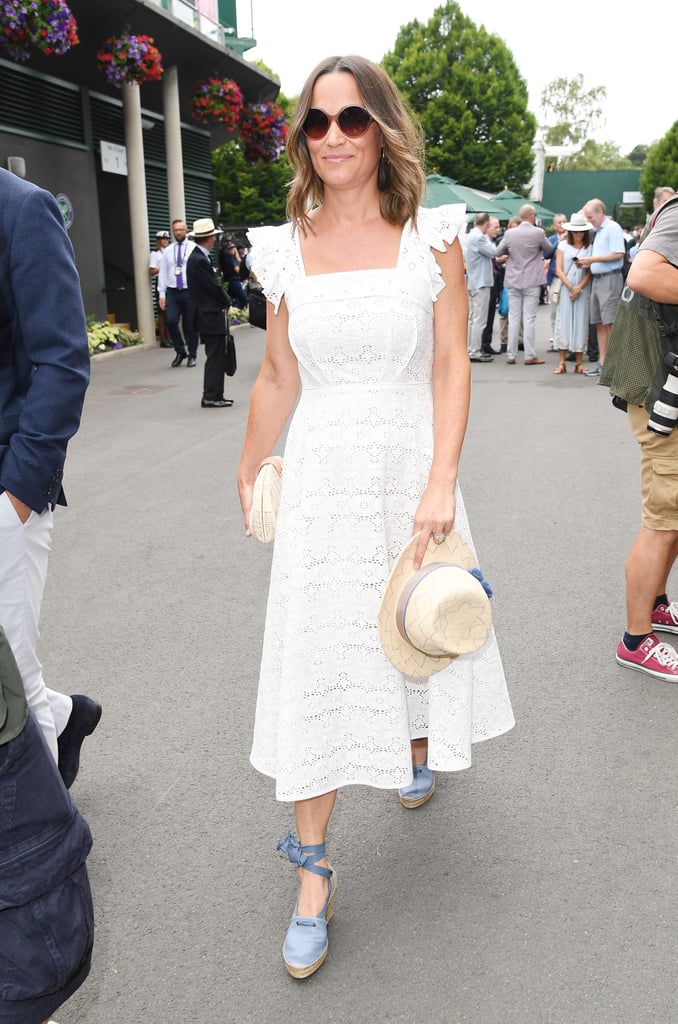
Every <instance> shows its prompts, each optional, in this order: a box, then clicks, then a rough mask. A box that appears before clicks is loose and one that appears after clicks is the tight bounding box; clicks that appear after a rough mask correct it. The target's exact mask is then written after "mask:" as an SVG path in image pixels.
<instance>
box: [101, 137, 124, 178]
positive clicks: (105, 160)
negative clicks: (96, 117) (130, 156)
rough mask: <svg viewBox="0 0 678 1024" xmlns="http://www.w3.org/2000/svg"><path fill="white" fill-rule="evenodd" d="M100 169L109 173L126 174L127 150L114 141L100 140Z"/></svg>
mask: <svg viewBox="0 0 678 1024" xmlns="http://www.w3.org/2000/svg"><path fill="white" fill-rule="evenodd" d="M101 170H102V171H108V173H109V174H124V175H126V174H127V150H126V149H125V147H124V146H117V145H116V144H115V143H114V142H104V140H103V139H102V140H101Z"/></svg>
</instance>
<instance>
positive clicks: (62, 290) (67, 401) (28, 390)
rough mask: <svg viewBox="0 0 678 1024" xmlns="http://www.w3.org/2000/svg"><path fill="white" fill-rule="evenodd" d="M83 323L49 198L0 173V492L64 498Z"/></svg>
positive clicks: (68, 251)
mask: <svg viewBox="0 0 678 1024" xmlns="http://www.w3.org/2000/svg"><path fill="white" fill-rule="evenodd" d="M89 370H90V357H89V348H88V344H87V324H86V320H85V311H84V308H83V303H82V295H81V292H80V280H79V277H78V272H77V270H76V267H75V260H74V257H73V249H72V247H71V243H70V239H69V238H68V235H67V234H66V231H65V229H64V226H63V219H62V217H61V213H60V210H59V207H58V205H57V203H56V200H55V199H54V198H53V196H51V195H50V194H49V192H46V191H44V190H43V189H39V188H36V186H34V185H31V184H30V183H27V182H24V181H22V180H21V179H19V178H16V177H15V175H13V174H11V173H9V172H7V171H4V170H3V171H0V489H1V490H7V491H10V492H11V493H12V494H15V495H16V496H17V497H18V498H19V499H20V500H21V501H23V502H24V503H25V504H26V505H29V506H30V507H31V508H32V509H34V510H35V511H36V512H41V511H43V509H45V508H46V507H47V505H48V504H54V503H60V504H65V503H66V502H65V499H64V496H63V490H62V487H61V480H62V476H63V467H64V461H65V458H66V447H67V444H68V441H69V440H70V438H71V437H72V436H73V434H75V432H76V431H77V429H78V426H79V424H80V416H81V413H82V406H83V402H84V397H85V391H86V389H87V384H88V382H89Z"/></svg>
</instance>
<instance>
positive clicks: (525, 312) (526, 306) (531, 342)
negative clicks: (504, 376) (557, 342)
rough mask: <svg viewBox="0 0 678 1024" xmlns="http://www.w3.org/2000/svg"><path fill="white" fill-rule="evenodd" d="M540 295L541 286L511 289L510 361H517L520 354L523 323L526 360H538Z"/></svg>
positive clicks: (509, 316) (509, 318)
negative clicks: (537, 342) (519, 347)
mask: <svg viewBox="0 0 678 1024" xmlns="http://www.w3.org/2000/svg"><path fill="white" fill-rule="evenodd" d="M540 294H541V286H540V285H538V284H537V285H535V286H534V287H533V288H509V315H508V322H509V334H508V350H507V353H506V354H507V355H508V357H509V359H515V358H516V356H517V354H518V339H519V337H520V325H521V323H522V325H523V347H524V349H525V359H536V358H537V348H536V322H537V309H538V308H539V295H540Z"/></svg>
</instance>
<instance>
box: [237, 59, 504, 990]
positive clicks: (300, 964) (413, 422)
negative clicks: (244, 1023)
mask: <svg viewBox="0 0 678 1024" xmlns="http://www.w3.org/2000/svg"><path fill="white" fill-rule="evenodd" d="M287 153H288V157H289V160H290V162H291V164H292V166H293V168H294V170H295V178H294V181H293V183H292V186H291V189H290V193H289V199H288V214H289V217H290V223H289V224H287V225H283V226H282V227H277V228H260V229H256V230H253V231H251V232H250V235H251V238H252V242H253V267H254V270H255V272H256V274H257V277H258V279H259V280H260V282H261V283H262V286H263V289H264V292H265V294H266V297H267V301H268V310H267V313H268V319H267V336H266V352H265V355H264V360H263V363H262V366H261V370H260V372H259V375H258V377H257V380H256V383H255V385H254V388H253V391H252V398H251V406H250V413H249V419H248V424H247V433H246V438H245V444H244V448H243V454H242V460H241V465H240V469H239V472H238V487H239V491H240V499H241V504H242V508H243V513H244V518H245V529H246V533H247V534H248V535H249V533H250V529H249V514H250V508H251V504H252V490H253V486H254V481H255V478H256V475H257V471H258V468H259V464H260V463H261V461H262V460H263V459H264V458H265V457H267V456H269V455H270V454H271V453H272V452H273V451H274V448H275V445H276V443H277V441H278V438H279V437H280V434H281V432H282V431H283V428H284V426H285V424H286V422H287V420H288V417H289V416H290V414H291V413H292V410H293V409H294V406H295V404H296V403H297V399H299V400H298V405H297V408H296V410H295V412H294V416H293V419H292V423H291V425H290V429H289V433H288V438H287V443H286V447H285V452H284V473H283V492H282V501H281V505H280V511H279V515H278V523H277V533H276V540H275V547H274V553H273V564H272V569H271V585H270V592H269V599H268V607H267V616H266V629H265V635H264V646H263V657H262V665H261V676H260V684H259V695H258V700H257V712H256V723H255V735H254V744H253V749H252V755H251V760H252V763H253V765H254V766H255V767H256V768H257V769H258V770H259V771H261V772H263V773H265V774H267V775H269V776H271V777H272V778H275V780H276V796H277V797H278V799H280V800H290V801H294V804H295V817H296V826H297V832H298V836H299V839H298V840H297V839H295V837H293V836H291V835H290V836H287V837H286V839H285V840H284V841H283V842H282V843H281V844H279V846H280V848H282V849H283V850H284V852H285V853H287V854H288V856H289V858H290V860H291V861H292V862H293V863H296V864H298V865H299V867H300V870H299V879H300V892H299V898H298V901H297V906H296V907H295V911H294V916H293V917H292V921H291V923H290V926H289V929H288V932H287V937H286V939H285V945H284V949H283V957H284V961H285V964H286V967H287V969H288V971H289V972H290V974H292V975H293V977H298V978H301V977H307V976H308V975H309V974H312V973H313V971H315V970H317V968H318V967H319V966H320V965H321V964H322V962H323V961H324V959H325V956H326V954H327V922H328V921H329V918H330V917H331V914H332V909H333V903H334V896H335V891H336V874H335V873H334V871H333V870H332V869H331V868H330V867H329V866H328V863H327V859H326V853H325V842H326V834H327V826H328V823H329V819H330V815H331V813H332V809H333V807H334V802H335V798H336V793H337V789H338V788H339V787H340V786H344V785H350V784H362V785H370V786H375V787H380V788H384V789H399V790H400V798H401V802H402V803H403V805H404V806H405V807H416V806H420V805H421V804H423V803H424V802H425V801H426V800H428V798H429V797H430V796H431V794H432V793H433V789H434V785H435V776H434V770H438V771H458V770H461V769H463V768H466V767H468V766H469V765H470V763H471V744H472V743H473V742H475V741H478V740H482V739H489V738H490V737H493V736H498V735H500V734H501V733H503V732H506V731H507V730H508V729H510V728H511V726H512V725H513V715H512V711H511V705H510V701H509V698H508V693H507V689H506V682H505V679H504V674H503V670H502V666H501V660H500V657H499V652H498V649H497V645H496V640H495V639H494V634H491V636H490V639H489V640H488V641H487V642H486V643H485V645H484V646H483V647H482V648H481V650H480V651H478V652H477V653H476V654H474V655H463V656H461V657H458V658H456V659H455V660H454V661H453V662H452V663H451V664H450V665H449V667H448V668H446V669H444V670H443V671H441V672H439V673H438V674H437V675H435V676H432V677H431V678H430V679H429V680H423V681H422V680H413V679H409V678H407V677H405V676H403V675H402V674H400V673H399V672H398V671H397V670H396V669H395V668H394V667H393V666H392V665H391V664H390V662H389V661H388V659H387V658H386V656H385V654H384V652H383V649H382V648H381V646H380V643H379V637H378V633H377V612H378V609H379V603H380V599H381V595H382V594H383V592H384V589H385V585H386V582H387V580H388V577H389V573H390V569H391V567H392V565H393V564H394V562H395V560H396V558H397V556H398V554H399V552H400V550H401V548H402V547H403V545H404V544H405V542H406V541H407V540H408V539H409V538H410V537H411V536H412V534H413V533H416V532H417V531H421V537H420V541H419V543H418V546H417V550H416V556H415V568H418V567H419V565H420V563H421V561H422V558H423V555H424V552H425V550H426V548H427V546H428V545H429V543H431V544H432V543H433V542H434V540H433V539H436V540H437V542H441V541H442V540H443V539H444V535H445V534H448V533H449V532H450V531H451V530H452V529H453V527H454V529H455V530H456V531H458V532H459V533H461V534H462V535H463V536H464V538H465V539H466V540H467V541H468V542H469V543H470V534H469V529H468V522H467V519H466V514H465V511H464V507H463V503H462V500H461V495H460V493H459V490H458V487H457V471H458V466H459V459H460V454H461V447H462V442H463V439H464V433H465V430H466V422H467V415H468V406H469V393H470V364H469V360H468V355H467V351H466V329H467V315H468V309H467V298H466V288H465V283H464V268H463V261H462V254H461V247H460V244H459V240H458V234H459V231H460V230H461V229H462V228H463V225H464V222H465V216H464V214H465V210H464V207H463V206H452V207H443V208H440V209H437V210H425V209H421V208H419V202H420V201H421V197H422V195H423V191H424V187H425V177H424V172H423V170H422V156H423V144H422V137H421V132H420V130H419V129H418V128H417V127H416V126H415V125H414V123H413V121H412V119H411V117H410V116H409V114H408V113H407V111H406V109H405V107H404V106H403V103H402V100H401V98H400V96H399V94H398V92H397V90H396V88H395V86H394V85H393V84H392V82H391V81H390V79H389V78H388V76H387V75H386V74H385V72H384V71H383V70H382V69H381V68H379V67H378V66H377V65H375V64H373V63H372V62H370V61H368V60H365V59H364V58H361V57H342V58H338V57H333V58H328V59H327V60H326V61H323V62H322V63H321V64H320V65H318V67H316V69H315V70H314V71H313V72H312V73H311V75H310V77H309V79H308V81H307V83H306V85H305V86H304V88H303V90H302V92H301V95H300V97H299V103H298V107H297V112H296V115H295V120H294V123H293V125H292V127H291V131H290V136H289V140H288V146H287ZM300 386H301V392H300Z"/></svg>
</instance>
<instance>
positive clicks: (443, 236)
mask: <svg viewBox="0 0 678 1024" xmlns="http://www.w3.org/2000/svg"><path fill="white" fill-rule="evenodd" d="M465 230H466V206H465V205H464V203H452V204H450V205H448V206H436V207H434V208H433V209H427V208H426V207H423V206H422V207H421V208H420V209H419V212H418V213H417V234H418V236H419V239H420V242H421V243H422V245H423V246H424V249H425V255H424V259H425V261H426V267H427V270H428V272H429V275H430V281H431V298H432V299H433V301H434V302H435V300H436V298H437V296H438V294H439V292H441V291H442V290H443V288H444V287H445V282H444V281H443V275H442V274H441V272H440V267H439V266H438V261H437V260H436V258H435V256H434V255H433V253H432V252H431V249H436V250H437V251H438V252H445V248H446V246H447V245H451V244H452V242H453V241H454V240H455V238H458V237H459V238H460V236H462V235H463V234H464V231H465Z"/></svg>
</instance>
